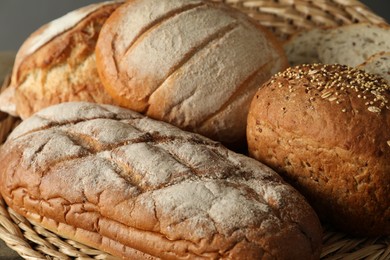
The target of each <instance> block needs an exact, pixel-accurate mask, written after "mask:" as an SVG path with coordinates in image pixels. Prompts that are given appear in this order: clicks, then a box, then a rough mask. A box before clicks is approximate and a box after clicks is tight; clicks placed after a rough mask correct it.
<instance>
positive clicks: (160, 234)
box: [0, 103, 321, 259]
mask: <svg viewBox="0 0 390 260" xmlns="http://www.w3.org/2000/svg"><path fill="white" fill-rule="evenodd" d="M0 160H1V162H2V167H1V168H0V178H1V180H2V181H1V183H0V191H1V193H2V195H3V197H4V199H5V201H6V202H7V204H8V205H9V206H10V207H11V208H13V209H14V210H15V211H17V212H18V213H20V214H22V215H24V216H26V217H27V218H28V219H30V220H31V221H34V222H36V223H39V225H42V226H43V227H45V228H48V229H50V230H53V231H54V232H56V233H58V234H61V235H63V236H65V237H68V238H71V239H72V240H76V241H80V242H82V243H85V244H87V245H90V246H93V247H97V248H99V249H101V250H104V251H106V252H109V253H111V254H114V255H116V256H120V257H123V258H124V259H157V258H158V259H160V258H161V259H219V258H221V259H318V258H319V252H320V244H321V227H320V225H319V221H318V219H317V217H316V215H315V213H314V211H313V210H312V209H311V208H310V207H309V205H308V204H307V203H306V202H305V200H304V198H303V197H302V196H301V195H300V194H299V193H298V192H297V191H296V190H294V189H293V188H292V187H291V186H289V185H287V184H286V183H284V182H283V181H282V179H281V178H280V177H279V176H278V175H277V174H276V173H275V172H273V171H272V170H271V169H269V168H267V167H266V166H264V165H262V164H260V163H259V162H257V161H255V160H253V159H251V158H248V157H245V156H243V155H239V154H236V153H233V152H231V151H229V150H227V149H226V148H224V147H222V146H221V145H219V144H218V143H215V142H212V141H211V140H209V139H206V138H204V137H202V136H200V135H196V134H192V133H187V132H184V131H181V130H179V129H177V128H176V127H173V126H171V125H168V124H166V123H162V122H158V121H154V120H152V119H149V118H146V117H143V116H141V115H139V114H137V113H135V112H132V111H130V110H125V109H121V108H118V107H113V106H108V105H98V104H92V103H63V104H60V105H57V106H53V107H50V108H47V109H45V110H42V111H40V112H39V113H38V114H36V115H35V116H33V117H31V118H29V119H27V120H25V121H24V122H23V123H22V124H21V125H19V127H18V128H16V129H15V131H14V132H13V133H12V134H11V135H10V137H9V139H8V140H7V142H6V143H5V145H4V146H3V147H2V148H1V150H0Z"/></svg>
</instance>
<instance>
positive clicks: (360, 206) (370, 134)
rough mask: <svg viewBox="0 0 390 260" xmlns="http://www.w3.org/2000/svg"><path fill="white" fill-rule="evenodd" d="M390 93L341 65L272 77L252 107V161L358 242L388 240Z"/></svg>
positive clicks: (384, 86) (301, 68) (300, 69)
mask: <svg viewBox="0 0 390 260" xmlns="http://www.w3.org/2000/svg"><path fill="white" fill-rule="evenodd" d="M389 100H390V88H389V86H388V85H387V84H386V82H385V81H384V80H383V79H381V78H379V77H377V76H374V75H369V74H366V73H364V72H363V71H359V70H356V69H352V68H349V67H346V66H341V65H318V64H315V65H302V66H298V67H294V68H290V69H288V70H286V71H285V72H283V73H279V74H277V75H276V76H275V77H273V78H272V79H271V80H270V81H269V82H268V83H266V84H265V85H264V87H263V88H261V89H259V91H258V92H257V94H256V96H255V98H254V99H253V101H252V104H251V108H250V112H249V116H248V127H247V138H248V146H249V151H250V154H251V156H253V157H254V158H256V159H258V160H260V161H262V162H264V163H266V164H268V165H269V166H271V167H272V168H274V169H275V170H277V171H278V172H280V173H282V174H283V175H284V176H285V177H286V178H287V179H288V180H289V181H290V182H291V183H292V184H293V185H294V186H296V187H297V188H298V189H299V190H300V191H302V192H303V193H304V194H305V195H306V197H307V198H308V200H309V201H310V202H311V204H312V206H313V207H314V208H315V209H316V210H317V212H318V213H319V215H320V217H321V218H322V219H324V220H325V221H331V222H333V223H334V224H336V225H337V226H338V227H339V228H340V229H343V230H346V231H348V232H351V233H356V234H364V235H379V234H387V235H388V234H390V223H389V217H390V186H389V183H390V175H389V172H390V142H389V141H390V132H389V131H388V129H390V109H389V103H388V102H389Z"/></svg>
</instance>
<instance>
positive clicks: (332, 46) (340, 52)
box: [318, 23, 390, 67]
mask: <svg viewBox="0 0 390 260" xmlns="http://www.w3.org/2000/svg"><path fill="white" fill-rule="evenodd" d="M382 51H390V26H389V25H374V24H367V23H360V24H351V25H344V26H340V27H336V28H331V29H327V30H326V32H325V33H324V36H323V38H322V41H321V42H320V44H319V45H318V55H319V58H320V61H321V62H322V63H325V64H334V63H337V64H343V65H348V66H352V67H355V66H357V65H359V64H361V63H363V62H364V61H365V60H366V59H368V57H370V56H372V55H373V54H375V53H378V52H382Z"/></svg>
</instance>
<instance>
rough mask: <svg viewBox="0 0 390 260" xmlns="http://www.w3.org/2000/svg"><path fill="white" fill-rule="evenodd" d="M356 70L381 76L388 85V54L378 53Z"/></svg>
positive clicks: (389, 68)
mask: <svg viewBox="0 0 390 260" xmlns="http://www.w3.org/2000/svg"><path fill="white" fill-rule="evenodd" d="M357 68H358V69H361V70H364V71H366V72H368V73H373V74H377V75H379V76H381V77H382V78H384V79H385V80H387V83H388V84H390V52H380V53H376V54H374V55H372V56H371V57H369V58H368V59H367V60H366V61H365V62H363V63H362V64H360V65H359V66H357Z"/></svg>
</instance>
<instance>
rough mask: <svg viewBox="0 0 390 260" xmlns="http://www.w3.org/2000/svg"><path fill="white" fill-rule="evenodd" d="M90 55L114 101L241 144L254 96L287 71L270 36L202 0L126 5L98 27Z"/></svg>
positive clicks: (235, 14) (246, 20)
mask: <svg viewBox="0 0 390 260" xmlns="http://www.w3.org/2000/svg"><path fill="white" fill-rule="evenodd" d="M96 55H97V64H98V71H99V74H100V76H101V79H102V81H103V84H104V86H105V88H106V90H107V91H108V92H109V93H110V94H111V95H112V96H113V98H114V100H115V101H116V102H117V103H118V104H120V105H121V106H123V107H127V108H130V109H133V110H136V111H138V112H142V113H144V114H146V115H148V116H150V117H152V118H155V119H159V120H162V121H166V122H169V123H171V124H173V125H176V126H179V127H180V128H182V129H186V130H190V131H193V132H197V133H201V134H203V135H205V136H208V137H210V138H212V139H215V140H219V141H222V142H225V143H233V142H240V141H243V142H245V141H244V138H245V125H246V114H247V111H248V108H249V103H250V100H251V99H252V96H253V94H254V92H255V91H256V89H257V88H258V87H259V86H260V85H261V84H262V83H263V82H264V81H265V80H267V79H268V78H269V77H270V76H271V75H273V74H274V73H276V72H277V71H280V70H281V69H283V68H285V66H286V58H285V56H284V53H283V49H282V47H281V46H279V44H278V42H277V40H276V38H275V37H274V36H273V35H272V34H271V33H269V32H268V31H266V30H265V29H264V28H263V27H261V26H260V25H259V24H257V23H256V22H255V21H253V20H251V19H250V18H249V17H247V16H245V15H244V14H241V13H239V12H238V11H236V10H233V9H231V8H229V7H228V6H226V5H224V4H222V3H213V2H210V1H206V0H172V1H153V0H135V1H129V2H127V3H126V4H124V5H122V6H121V7H120V8H118V9H117V10H116V11H115V12H114V13H113V14H112V15H111V17H110V18H109V19H108V20H107V22H106V23H105V25H104V26H103V28H102V33H101V35H100V37H99V40H98V44H97V47H96Z"/></svg>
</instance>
